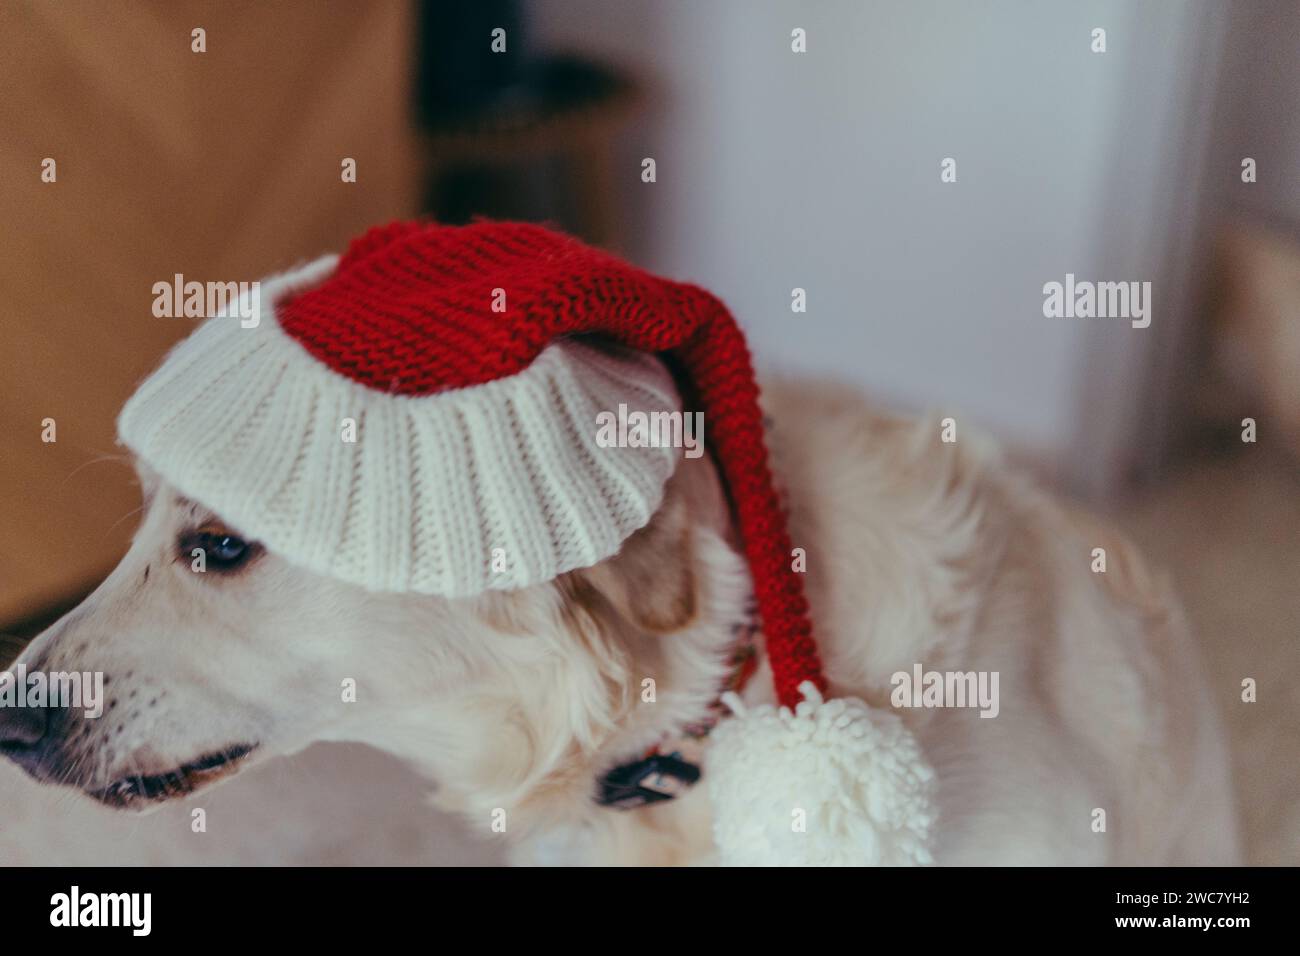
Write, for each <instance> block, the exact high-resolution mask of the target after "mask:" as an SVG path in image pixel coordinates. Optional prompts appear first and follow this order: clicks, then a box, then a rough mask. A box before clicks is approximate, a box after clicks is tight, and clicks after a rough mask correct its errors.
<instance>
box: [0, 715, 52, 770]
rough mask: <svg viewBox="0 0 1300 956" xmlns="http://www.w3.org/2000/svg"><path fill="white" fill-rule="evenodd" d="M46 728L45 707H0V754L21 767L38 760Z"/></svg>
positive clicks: (47, 717) (47, 718)
mask: <svg viewBox="0 0 1300 956" xmlns="http://www.w3.org/2000/svg"><path fill="white" fill-rule="evenodd" d="M48 727H49V712H48V710H47V709H46V708H45V707H0V754H4V755H5V756H7V757H9V758H11V759H12V760H15V761H17V762H18V763H20V764H22V765H23V766H27V764H28V763H29V762H34V761H36V760H39V753H38V751H39V750H40V745H41V742H42V741H43V740H44V739H45V731H46V729H47V728H48Z"/></svg>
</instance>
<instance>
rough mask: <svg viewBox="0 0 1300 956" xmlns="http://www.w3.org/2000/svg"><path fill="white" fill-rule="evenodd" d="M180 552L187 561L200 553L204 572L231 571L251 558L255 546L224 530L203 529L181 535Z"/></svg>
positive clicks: (255, 549)
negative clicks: (196, 552) (201, 553)
mask: <svg viewBox="0 0 1300 956" xmlns="http://www.w3.org/2000/svg"><path fill="white" fill-rule="evenodd" d="M180 550H181V554H182V556H183V557H185V558H187V559H188V558H192V557H194V556H195V554H194V553H195V551H202V552H203V562H204V565H205V570H209V571H233V570H234V569H235V568H238V567H240V566H241V565H244V564H246V563H247V562H248V560H249V559H250V558H252V557H253V555H254V554H255V553H256V552H257V545H256V544H252V543H250V542H248V541H245V540H244V539H243V538H241V537H239V536H238V535H236V534H232V533H231V532H229V531H227V530H226V529H225V528H214V527H204V528H199V529H197V530H195V531H191V532H189V533H188V534H184V535H182V536H181V540H180Z"/></svg>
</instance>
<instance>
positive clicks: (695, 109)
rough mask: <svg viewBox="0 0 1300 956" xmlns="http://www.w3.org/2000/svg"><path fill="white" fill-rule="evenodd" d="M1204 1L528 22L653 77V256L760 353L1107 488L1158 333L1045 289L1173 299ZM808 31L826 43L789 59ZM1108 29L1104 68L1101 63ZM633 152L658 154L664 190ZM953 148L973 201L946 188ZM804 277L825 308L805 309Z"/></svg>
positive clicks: (630, 182)
mask: <svg viewBox="0 0 1300 956" xmlns="http://www.w3.org/2000/svg"><path fill="white" fill-rule="evenodd" d="M1200 8H1201V5H1200V4H1197V3H1192V4H1187V3H1181V2H1176V0H1171V2H1155V3H1144V4H1141V5H1136V4H1129V3H1124V2H1121V0H1111V2H1096V3H1088V4H1055V3H1052V4H1043V3H1034V2H988V3H957V2H918V0H911V2H903V0H899V2H888V3H863V2H860V0H819V2H816V3H791V2H774V0H769V2H752V0H721V2H717V0H715V2H708V3H699V2H687V0H626V2H621V3H605V2H597V0H538V2H535V3H534V4H533V5H532V7H530V9H531V10H532V11H533V18H532V26H533V29H534V34H535V36H536V38H537V39H538V40H540V41H542V43H543V44H544V45H546V46H548V47H563V48H576V49H580V50H586V51H589V52H594V53H602V54H604V55H605V56H607V57H609V58H610V59H612V60H614V61H616V62H621V63H623V64H624V65H626V66H629V67H630V68H633V69H635V70H636V71H637V72H638V73H640V74H641V75H642V76H643V77H644V78H645V79H646V81H647V82H648V83H649V84H650V87H651V90H652V94H653V98H652V108H651V110H650V112H649V114H648V116H647V117H646V120H645V122H644V123H642V124H641V125H639V126H638V127H637V128H636V129H634V130H632V131H631V132H630V133H629V134H628V137H627V143H626V150H625V153H624V159H625V160H626V162H625V169H624V179H623V189H624V198H625V200H626V206H627V208H628V209H629V210H630V212H629V215H630V228H629V232H630V233H631V236H632V243H633V246H632V248H631V249H630V250H629V251H630V252H631V253H632V254H633V255H634V256H635V257H636V258H638V259H639V260H640V261H641V262H642V263H643V264H645V265H647V266H649V267H651V268H654V269H657V270H661V271H664V272H666V273H668V274H671V275H673V276H675V277H678V278H686V279H692V280H695V281H698V282H700V283H702V284H704V285H707V286H709V287H710V288H711V289H713V290H714V291H715V292H717V293H718V294H719V295H721V296H722V297H723V298H724V299H725V300H726V301H727V302H728V303H729V304H730V306H731V307H732V309H733V311H734V312H735V313H736V315H737V316H738V317H739V319H740V320H741V322H742V324H744V325H745V326H746V327H747V329H748V330H749V332H750V337H751V342H752V344H753V346H754V348H755V351H756V352H757V353H758V355H759V358H760V361H761V362H763V363H764V364H767V365H778V366H781V367H785V368H793V369H798V370H805V371H811V372H815V373H818V374H831V375H835V376H837V377H842V378H847V379H850V380H853V381H857V382H860V383H862V384H864V385H866V386H869V387H870V388H871V389H872V390H874V391H875V392H876V393H877V394H879V395H881V396H882V397H885V398H887V399H890V400H893V401H895V402H897V403H900V404H903V405H906V406H912V407H926V408H943V409H946V410H951V411H954V412H958V413H961V414H964V415H967V416H969V417H971V418H973V419H975V420H977V421H979V422H981V423H983V424H985V425H988V426H992V427H993V428H994V429H995V430H996V431H998V432H999V433H1000V434H1001V435H1002V436H1003V437H1004V438H1005V439H1007V440H1008V441H1009V442H1010V443H1012V444H1013V445H1016V446H1019V447H1022V448H1024V449H1026V450H1028V451H1031V452H1034V453H1037V454H1038V455H1040V456H1042V457H1043V458H1044V459H1045V461H1046V462H1047V463H1048V464H1050V465H1055V466H1056V467H1057V470H1058V471H1059V472H1060V473H1061V474H1062V476H1063V477H1065V478H1066V479H1067V480H1068V481H1070V482H1072V483H1073V484H1074V485H1075V486H1076V487H1078V488H1080V489H1083V490H1093V491H1096V490H1099V489H1100V488H1102V487H1104V486H1106V485H1107V484H1108V483H1110V482H1111V481H1112V480H1113V479H1114V477H1115V475H1116V473H1117V471H1118V470H1119V469H1120V468H1121V466H1122V458H1123V448H1122V446H1123V444H1124V443H1125V442H1128V441H1131V439H1132V429H1130V428H1128V427H1126V422H1125V421H1124V416H1127V415H1132V414H1133V404H1134V397H1135V396H1136V395H1138V394H1139V392H1140V388H1139V384H1140V379H1141V375H1142V368H1143V365H1144V359H1143V350H1144V348H1145V346H1146V343H1145V342H1144V341H1142V340H1141V339H1140V338H1139V336H1140V335H1141V332H1139V331H1136V330H1131V329H1128V328H1127V325H1126V324H1125V325H1124V327H1123V328H1121V327H1120V326H1119V325H1117V324H1115V323H1112V324H1111V326H1110V327H1109V328H1103V327H1102V325H1101V324H1099V323H1100V321H1101V320H1092V322H1091V323H1090V322H1089V321H1088V320H1060V319H1058V320H1049V319H1045V318H1044V317H1043V316H1042V311H1041V309H1042V291H1041V290H1042V286H1043V283H1045V282H1048V281H1052V280H1061V279H1063V277H1064V275H1065V274H1066V273H1067V272H1073V273H1075V274H1076V275H1077V276H1078V277H1080V278H1096V279H1112V280H1131V279H1136V280H1151V281H1155V282H1157V283H1158V284H1157V289H1156V292H1155V295H1156V308H1157V309H1159V308H1160V303H1161V300H1162V297H1163V298H1164V301H1169V294H1170V292H1171V290H1170V289H1169V288H1160V285H1159V283H1160V282H1161V281H1162V280H1163V279H1164V277H1165V275H1166V272H1167V268H1168V262H1167V260H1168V258H1169V250H1168V248H1167V247H1166V242H1167V233H1168V226H1169V223H1170V219H1171V217H1176V216H1177V215H1178V209H1179V208H1180V206H1179V203H1180V200H1179V199H1178V198H1177V197H1176V196H1171V194H1170V192H1169V190H1168V188H1167V184H1165V185H1162V184H1161V180H1162V179H1163V178H1164V177H1167V176H1169V175H1172V174H1173V171H1174V170H1175V168H1176V167H1177V166H1178V164H1179V162H1181V160H1180V158H1179V157H1178V156H1176V155H1172V156H1171V152H1173V151H1175V150H1176V148H1177V143H1178V142H1179V134H1180V129H1181V127H1180V123H1181V122H1182V119H1183V117H1182V115H1181V114H1182V112H1184V111H1183V110H1181V109H1180V103H1181V101H1182V99H1183V98H1184V97H1186V96H1187V81H1188V76H1189V74H1190V73H1191V72H1192V71H1194V70H1195V69H1196V64H1195V63H1188V62H1187V59H1188V51H1189V46H1190V45H1192V44H1193V41H1194V40H1195V38H1196V37H1197V33H1198V29H1199V27H1198V24H1197V22H1196V21H1197V17H1198V15H1199V10H1200ZM796 26H799V27H803V28H805V29H806V30H807V31H808V37H809V39H808V47H809V51H808V53H807V54H804V55H795V54H793V53H791V52H790V30H791V29H792V28H793V27H796ZM1098 26H1100V27H1104V28H1105V29H1106V30H1107V34H1108V36H1107V39H1108V46H1109V50H1108V52H1107V53H1106V54H1104V55H1097V54H1094V53H1092V52H1091V51H1090V49H1089V44H1090V33H1091V30H1092V28H1093V27H1098ZM641 156H653V157H655V159H656V161H657V164H658V182H657V183H656V184H654V185H644V184H642V183H641V182H640V181H639V172H640V170H639V159H640V157H641ZM947 156H952V157H954V158H956V159H957V162H958V182H957V183H956V184H955V185H944V184H941V183H940V181H939V163H940V160H941V159H942V158H943V157H947ZM795 286H801V287H804V288H806V289H807V290H808V303H809V311H808V314H807V315H793V314H791V311H790V290H791V288H793V287H795ZM1156 321H1161V316H1160V314H1159V313H1158V312H1157V315H1156ZM1171 321H1172V320H1171ZM1099 381H1100V383H1101V384H1102V385H1103V386H1105V387H1103V388H1102V389H1100V390H1098V389H1097V385H1098V383H1099ZM1099 416H1102V417H1105V419H1106V420H1104V421H1103V420H1102V419H1101V418H1099ZM1117 416H1118V418H1117ZM1081 455H1082V458H1083V459H1084V460H1081Z"/></svg>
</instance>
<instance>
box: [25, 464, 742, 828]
mask: <svg viewBox="0 0 1300 956" xmlns="http://www.w3.org/2000/svg"><path fill="white" fill-rule="evenodd" d="M690 464H694V465H695V467H688V463H683V465H682V467H680V468H679V469H678V474H677V475H675V476H674V478H673V479H672V480H671V481H670V482H669V487H668V489H667V492H666V497H665V500H664V504H663V506H662V507H661V508H660V510H659V512H658V513H657V514H656V516H655V518H654V519H653V520H652V521H651V523H650V525H648V526H647V527H646V528H644V529H642V531H640V532H638V533H637V534H635V535H633V537H632V538H631V539H629V541H628V542H627V544H626V546H625V547H624V549H623V550H622V552H621V553H620V554H619V555H618V556H616V557H615V558H613V559H610V560H609V561H606V562H604V563H602V564H600V565H597V566H596V567H594V568H589V569H585V570H583V571H579V572H571V573H569V574H567V575H564V576H562V577H561V578H558V579H556V580H554V581H551V582H548V583H546V584H544V585H539V586H536V587H532V588H527V589H523V590H520V591H514V592H491V593H488V594H486V595H484V596H481V597H478V598H473V599H460V600H451V599H441V598H435V597H429V596H413V595H398V594H384V593H375V592H369V591H366V590H364V589H362V588H360V587H357V586H354V585H350V584H346V583H343V582H340V581H336V580H333V579H330V578H326V577H322V576H320V575H317V574H314V573H311V572H309V571H306V570H304V569H302V568H300V567H297V566H295V565H293V564H290V563H289V562H287V561H286V560H284V559H283V558H282V557H280V556H279V555H277V554H275V553H273V552H272V551H271V550H269V549H267V548H266V547H264V546H263V545H262V544H260V543H259V542H257V541H255V540H249V539H247V538H245V537H244V536H243V535H242V534H241V532H240V529H238V528H234V527H230V526H228V525H227V524H225V523H224V522H223V520H222V518H221V516H220V515H217V514H213V513H211V512H210V511H208V510H206V509H205V508H204V507H203V506H201V505H200V504H198V503H196V502H193V501H189V500H187V499H185V498H184V497H182V496H181V495H179V494H178V493H177V492H176V491H175V490H174V489H173V488H171V487H169V486H168V485H167V484H166V483H165V482H162V481H161V480H159V479H158V478H157V477H156V476H153V475H151V474H149V473H147V471H146V472H144V473H143V474H142V484H143V486H144V489H145V497H146V504H145V509H144V515H143V519H142V522H141V525H140V528H139V530H138V532H137V533H136V536H135V539H134V542H133V544H132V546H131V548H130V550H129V552H128V553H127V555H126V556H125V557H124V558H123V560H122V561H121V563H120V564H119V565H118V567H117V568H116V569H115V570H114V571H113V572H112V573H111V574H110V575H109V577H108V578H107V579H106V580H105V581H104V582H103V583H102V584H101V586H100V587H99V588H98V589H97V590H95V592H94V593H93V594H91V595H90V596H89V597H88V598H86V600H85V601H84V602H83V603H82V604H81V605H80V606H79V607H78V608H76V609H75V610H74V611H72V612H71V613H69V614H68V615H66V616H65V617H64V618H62V619H61V620H60V621H58V622H57V623H56V624H54V625H53V626H52V627H50V628H49V629H48V630H47V631H45V632H44V633H43V634H41V635H40V636H39V637H38V638H37V639H36V640H35V641H33V642H32V644H31V645H30V646H29V647H28V648H27V649H26V651H25V652H24V653H23V655H22V656H21V657H20V659H19V660H18V661H17V662H15V664H14V665H11V667H10V671H11V672H12V673H15V674H17V673H19V671H20V667H19V665H21V669H23V670H25V671H26V672H27V673H28V674H32V673H44V674H54V673H70V672H77V673H81V674H88V673H102V675H103V700H102V701H99V702H97V709H99V710H100V711H101V712H100V713H99V715H98V716H89V715H88V708H87V707H85V706H82V705H81V704H79V703H77V702H70V703H69V702H63V703H59V705H58V706H54V704H55V703H58V702H51V703H50V705H49V706H44V707H41V706H26V707H4V708H0V751H2V752H3V753H4V755H6V756H8V757H9V758H10V759H11V760H14V761H16V762H17V763H19V764H20V765H21V766H22V767H23V768H24V769H26V770H27V771H28V772H29V773H30V774H32V775H33V776H35V777H36V778H38V779H40V780H43V781H47V782H51V783H58V784H65V785H69V786H73V787H77V788H79V789H81V790H83V791H85V792H86V793H89V794H91V795H93V796H94V797H96V798H98V799H100V800H102V801H104V802H106V803H108V804H110V805H113V806H119V807H127V808H132V809H147V808H149V807H150V806H152V805H154V804H156V803H158V802H161V801H165V800H167V799H169V798H173V797H177V796H182V795H185V794H188V793H191V792H193V791H194V790H195V789H197V788H199V787H201V786H203V785H205V784H207V783H209V782H212V781H215V780H218V779H221V778H223V777H226V776H229V775H231V774H233V773H235V772H236V771H238V770H239V769H240V768H241V767H243V766H245V765H247V764H249V763H251V762H254V761H257V760H259V759H262V758H264V757H267V756H270V755H274V754H283V753H290V752H294V751H296V750H299V749H301V748H303V747H305V746H306V745H308V744H310V743H312V742H314V741H317V740H340V739H347V740H360V741H365V742H369V743H372V744H375V745H377V746H380V747H382V748H384V749H387V750H390V751H392V752H395V753H398V754H399V755H402V756H404V757H407V758H409V759H411V760H414V761H417V762H418V763H419V764H420V765H421V767H422V768H423V769H425V770H426V771H427V772H428V774H429V775H430V776H431V777H433V778H435V779H437V780H438V781H439V782H440V783H442V784H443V789H444V790H447V791H450V792H451V793H452V794H453V795H455V794H456V793H457V792H458V788H457V787H456V786H455V784H456V783H457V782H458V781H461V782H464V786H463V787H461V788H459V789H460V790H463V791H466V792H468V791H469V790H474V791H475V793H474V796H475V797H476V798H482V799H487V800H492V799H497V800H500V799H504V797H503V795H512V796H513V797H515V798H518V797H519V795H520V794H523V793H524V792H525V791H527V790H528V789H530V788H534V787H536V786H537V784H538V783H539V781H541V780H543V779H546V780H547V781H548V785H554V783H555V780H556V777H557V772H558V775H559V776H560V777H563V772H562V767H563V765H564V764H565V762H566V760H567V756H568V755H572V754H574V753H582V754H591V753H594V752H595V751H596V750H598V749H599V748H600V746H601V745H602V742H606V741H608V739H609V738H610V736H611V735H614V734H617V733H619V732H620V728H621V724H622V723H623V721H622V717H623V715H625V714H626V713H627V711H628V710H629V709H630V708H631V707H634V706H635V705H636V702H637V699H638V694H639V692H640V690H641V680H642V679H643V677H644V676H645V675H646V674H651V673H653V674H657V675H660V674H664V673H665V672H671V671H672V669H673V667H674V666H677V667H679V668H680V674H679V676H681V680H680V681H678V684H679V686H681V687H683V688H691V687H694V688H697V689H698V693H697V696H699V697H700V698H701V699H702V700H707V699H708V695H709V694H710V693H711V689H712V687H714V686H715V683H716V680H717V678H718V671H717V668H716V666H712V664H711V663H710V661H709V660H707V659H705V658H704V657H703V656H701V659H698V660H686V659H683V660H681V661H680V662H678V663H677V664H674V663H673V661H672V660H671V658H673V656H674V655H678V654H687V655H689V654H690V653H692V642H691V640H689V634H690V632H691V631H692V628H696V627H698V626H700V624H701V619H702V618H703V617H712V616H719V617H726V615H727V613H729V612H726V611H724V610H722V609H721V608H720V607H716V608H703V609H702V607H701V602H702V601H704V602H707V601H709V600H710V598H709V597H708V596H706V595H702V593H701V592H700V589H699V586H698V585H699V579H700V577H701V575H700V574H697V565H698V564H699V562H700V561H707V562H711V563H713V564H715V565H718V566H719V567H721V566H722V565H726V566H727V567H728V568H729V569H730V573H731V576H732V578H733V579H734V581H735V582H736V587H734V588H732V589H731V591H732V592H733V593H732V595H731V596H728V597H726V602H729V603H730V604H731V605H736V604H738V603H740V600H741V598H739V596H740V595H742V594H743V591H744V582H743V571H740V570H737V569H738V568H740V567H743V566H742V565H740V563H739V560H738V559H735V558H734V553H733V552H732V550H731V549H730V548H729V547H728V546H727V545H725V544H723V543H722V540H721V535H722V534H725V525H726V519H725V517H721V516H724V515H725V514H726V505H725V501H724V499H723V498H722V497H721V493H720V491H719V490H718V488H717V484H716V479H715V478H714V477H713V472H712V467H711V466H708V465H706V464H704V463H703V462H700V463H690ZM702 482H703V483H702ZM706 516H707V517H706ZM711 526H712V527H711ZM715 590H716V589H715ZM714 598H715V599H716V600H714V603H715V604H717V602H718V601H720V600H722V595H720V594H718V595H714ZM669 632H672V633H674V635H675V637H674V640H673V641H670V642H666V641H664V640H662V635H663V634H665V633H669ZM681 634H687V635H688V638H687V639H683V640H678V639H677V636H678V635H681ZM674 648H675V649H674ZM664 715H665V717H667V716H668V714H667V710H666V709H665V711H664ZM645 730H646V732H648V733H655V732H656V731H655V730H654V728H653V727H650V728H646V729H645ZM557 768H560V770H559V771H557ZM448 784H451V786H450V787H448ZM574 785H575V786H582V787H587V786H589V785H590V779H589V778H588V779H587V780H577V779H575V780H574ZM469 799H470V798H469V796H468V795H466V796H464V797H463V800H466V801H467V800H469Z"/></svg>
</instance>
